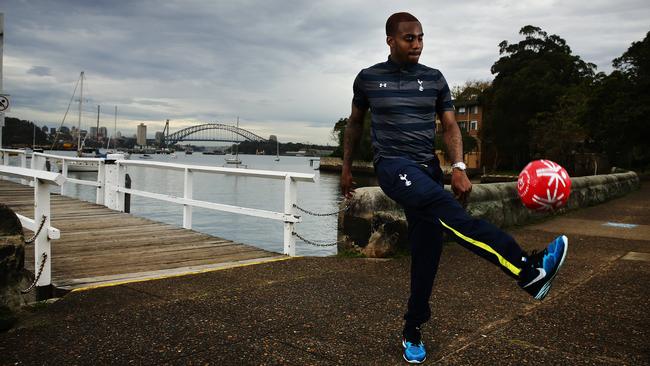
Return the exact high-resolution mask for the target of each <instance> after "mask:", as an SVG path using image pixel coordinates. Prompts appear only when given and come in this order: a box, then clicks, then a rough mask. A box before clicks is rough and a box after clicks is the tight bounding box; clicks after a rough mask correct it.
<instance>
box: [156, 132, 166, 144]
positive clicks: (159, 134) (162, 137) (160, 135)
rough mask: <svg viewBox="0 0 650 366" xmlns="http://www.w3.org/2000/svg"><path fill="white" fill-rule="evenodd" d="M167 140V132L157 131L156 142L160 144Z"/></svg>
mask: <svg viewBox="0 0 650 366" xmlns="http://www.w3.org/2000/svg"><path fill="white" fill-rule="evenodd" d="M163 141H165V134H164V133H162V132H160V131H158V132H156V144H158V145H160V144H162V143H163Z"/></svg>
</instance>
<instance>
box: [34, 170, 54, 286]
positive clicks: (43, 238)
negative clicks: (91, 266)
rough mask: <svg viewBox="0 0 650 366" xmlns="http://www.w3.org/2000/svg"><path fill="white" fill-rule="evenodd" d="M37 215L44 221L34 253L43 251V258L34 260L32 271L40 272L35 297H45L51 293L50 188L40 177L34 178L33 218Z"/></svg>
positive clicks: (37, 237) (35, 242) (35, 243)
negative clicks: (41, 267) (40, 267)
mask: <svg viewBox="0 0 650 366" xmlns="http://www.w3.org/2000/svg"><path fill="white" fill-rule="evenodd" d="M37 217H44V221H45V223H44V224H43V226H42V230H41V231H40V232H39V233H38V235H37V236H36V239H35V240H34V254H35V255H36V253H43V254H44V255H45V259H44V260H43V261H41V263H39V261H38V260H34V273H38V272H39V271H40V272H42V274H41V276H40V278H39V279H38V281H37V282H36V287H37V289H36V290H37V298H38V297H43V298H47V297H48V293H51V284H52V255H51V246H52V245H51V244H52V243H51V242H50V238H49V236H48V231H49V229H50V190H49V186H48V184H47V183H45V182H42V181H41V180H40V179H34V218H37ZM40 265H42V266H43V269H42V270H40V269H39V266H40Z"/></svg>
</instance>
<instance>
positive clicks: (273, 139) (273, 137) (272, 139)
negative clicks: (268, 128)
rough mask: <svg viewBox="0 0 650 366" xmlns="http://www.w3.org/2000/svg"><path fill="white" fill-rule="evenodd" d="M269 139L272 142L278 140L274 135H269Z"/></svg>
mask: <svg viewBox="0 0 650 366" xmlns="http://www.w3.org/2000/svg"><path fill="white" fill-rule="evenodd" d="M269 141H273V142H275V141H278V137H277V136H276V135H271V136H269Z"/></svg>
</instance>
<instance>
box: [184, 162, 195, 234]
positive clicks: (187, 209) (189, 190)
mask: <svg viewBox="0 0 650 366" xmlns="http://www.w3.org/2000/svg"><path fill="white" fill-rule="evenodd" d="M193 175H194V173H193V172H192V171H191V170H190V169H189V168H185V177H184V179H183V198H185V199H190V200H191V199H192V195H193V180H194V179H193ZM183 228H184V229H191V228H192V206H190V205H187V204H183Z"/></svg>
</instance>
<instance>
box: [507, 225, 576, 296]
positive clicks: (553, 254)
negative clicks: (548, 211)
mask: <svg viewBox="0 0 650 366" xmlns="http://www.w3.org/2000/svg"><path fill="white" fill-rule="evenodd" d="M568 248H569V239H568V238H567V237H566V236H564V235H560V236H558V237H557V238H555V240H553V241H552V242H551V244H549V245H548V247H546V249H544V250H543V251H542V252H539V253H537V252H533V254H531V255H529V256H528V258H527V259H526V261H527V262H528V263H529V266H530V267H529V270H528V271H527V274H526V278H525V279H523V280H522V281H520V282H519V286H521V288H522V289H524V290H526V292H528V293H529V294H531V295H532V296H533V297H534V298H535V299H537V300H542V299H543V298H545V297H546V295H547V294H548V290H550V288H551V284H552V283H553V279H554V278H555V275H557V272H558V271H559V270H560V267H562V264H563V263H564V259H565V258H566V253H567V250H568Z"/></svg>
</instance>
